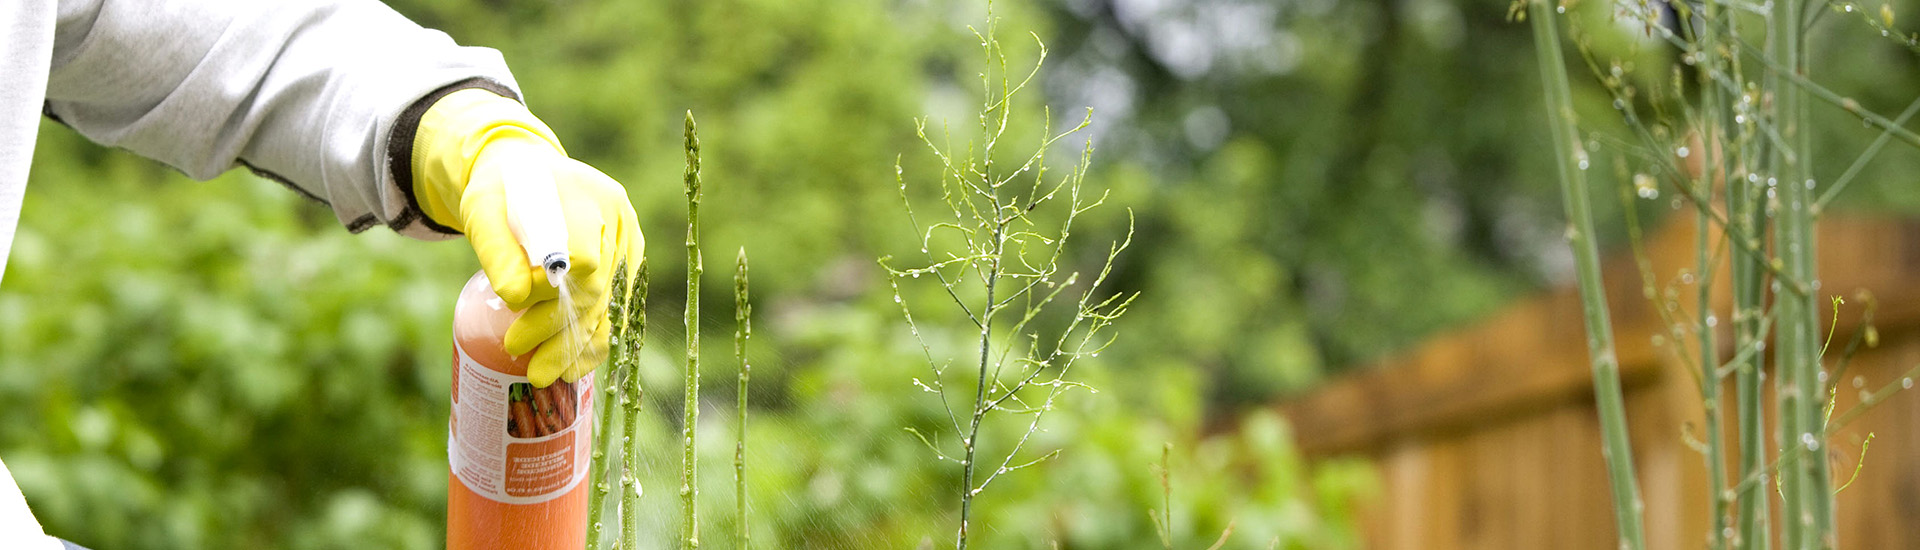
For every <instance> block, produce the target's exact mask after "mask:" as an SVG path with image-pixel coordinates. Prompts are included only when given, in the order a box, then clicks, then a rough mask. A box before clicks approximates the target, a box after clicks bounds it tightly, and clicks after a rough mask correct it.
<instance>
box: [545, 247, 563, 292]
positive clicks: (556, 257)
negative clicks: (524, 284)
mask: <svg viewBox="0 0 1920 550" xmlns="http://www.w3.org/2000/svg"><path fill="white" fill-rule="evenodd" d="M540 265H541V266H542V267H543V268H544V269H546V271H547V283H548V284H551V285H553V287H554V288H560V283H561V282H562V281H564V280H566V277H567V268H568V267H569V266H570V264H569V263H568V262H567V253H565V252H554V253H551V254H547V257H546V258H545V259H543V260H541V261H540Z"/></svg>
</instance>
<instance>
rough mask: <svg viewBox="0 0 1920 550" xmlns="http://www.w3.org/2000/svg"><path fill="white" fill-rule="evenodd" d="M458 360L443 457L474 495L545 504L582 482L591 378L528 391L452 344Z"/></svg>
mask: <svg viewBox="0 0 1920 550" xmlns="http://www.w3.org/2000/svg"><path fill="white" fill-rule="evenodd" d="M454 357H455V359H456V361H457V363H458V365H457V366H456V367H455V369H456V373H455V376H454V384H453V415H452V419H451V422H450V424H449V437H448V438H447V459H448V462H449V463H451V465H452V466H453V473H454V476H455V477H457V478H459V479H460V482H461V483H462V484H464V485H466V486H467V488H469V489H472V490H473V491H474V492H475V493H478V494H480V495H481V496H485V497H487V498H489V499H492V500H495V501H498V502H504V503H508V504H533V503H539V502H545V501H548V500H552V499H554V498H555V497H558V496H560V495H562V494H565V493H566V492H567V491H568V490H570V489H572V488H573V487H574V486H575V485H578V484H579V483H581V482H582V481H583V480H585V479H586V477H587V464H588V462H589V457H588V456H587V450H588V449H587V447H588V446H587V445H585V444H584V442H585V441H589V440H591V439H592V432H591V430H592V427H591V426H590V424H591V422H590V421H589V420H588V419H587V418H585V416H587V415H583V414H581V412H582V411H591V410H593V404H592V402H591V399H592V398H593V376H592V375H591V374H590V375H588V376H586V377H583V378H581V379H580V380H579V381H577V382H571V383H569V382H567V381H564V380H559V381H555V382H554V383H553V384H552V385H550V386H547V387H545V388H534V387H533V385H532V384H529V383H527V378H526V377H525V376H513V375H508V374H502V373H500V372H497V371H494V370H493V369H489V368H487V367H484V366H481V365H480V364H479V363H476V362H474V360H473V359H472V358H471V357H468V356H467V354H466V352H465V351H463V350H461V349H460V347H459V346H458V345H455V346H454Z"/></svg>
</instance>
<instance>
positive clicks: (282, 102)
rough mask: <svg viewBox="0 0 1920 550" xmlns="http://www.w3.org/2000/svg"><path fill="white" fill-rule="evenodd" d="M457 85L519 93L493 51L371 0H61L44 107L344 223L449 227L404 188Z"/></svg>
mask: <svg viewBox="0 0 1920 550" xmlns="http://www.w3.org/2000/svg"><path fill="white" fill-rule="evenodd" d="M462 88H485V89H489V90H492V91H494V92H496V93H500V94H501V95H505V96H507V97H511V98H515V99H518V98H519V94H518V88H517V86H516V85H515V83H514V81H513V77H512V75H511V74H509V73H508V72H507V67H506V63H505V61H504V60H503V59H502V58H501V56H500V53H499V52H497V51H494V50H491V49H486V48H471V47H461V46H459V45H457V44H455V43H454V42H453V40H452V39H451V38H449V37H448V36H447V35H446V34H444V33H441V32H439V31H434V30H429V29H425V28H421V27H420V26H419V25H416V24H414V23H413V22H412V21H408V20H407V19H406V18H405V17H403V16H401V15H400V14H398V13H395V12H394V11H393V10H392V9H389V8H388V7H387V6H385V5H384V4H381V3H379V2H376V1H374V0H281V1H260V0H61V2H60V14H59V23H58V25H57V27H56V30H55V40H54V50H53V65H52V72H51V75H50V77H49V80H48V84H47V105H46V110H47V115H48V116H50V117H53V118H54V119H56V120H59V121H60V122H62V123H65V124H67V125H68V126H71V127H72V128H73V129H75V130H77V131H78V132H80V134H82V135H84V136H86V137H87V138H88V139H92V140H94V141H96V142H99V143H101V144H104V145H110V146H116V147H122V148H125V149H128V150H131V151H133V152H135V153H138V154H140V155H143V156H147V157H151V158H154V159H157V160H159V161H161V162H165V163H167V164H168V165H171V166H173V167H175V168H177V169H179V170H180V171H181V172H184V173H186V174H187V175H188V176H191V177H193V178H197V179H208V178H212V177H214V176H217V175H219V174H221V173H222V172H225V171H227V170H229V169H231V168H233V167H235V166H245V167H247V168H249V169H251V170H253V171H254V172H255V173H257V174H260V175H261V176H263V177H266V178H269V179H273V180H275V181H279V182H281V183H283V184H286V185H287V186H288V187H291V188H293V189H294V190H295V191H296V192H299V193H300V194H302V195H305V196H307V197H309V198H312V199H315V200H318V201H320V202H322V203H324V204H326V205H328V206H329V207H331V208H333V211H334V214H335V216H337V217H338V218H339V219H340V222H341V223H342V224H344V225H346V227H347V229H348V230H350V231H354V232H359V231H362V230H365V229H366V228H368V227H371V226H373V225H374V224H385V225H387V226H389V227H392V228H393V229H394V230H395V231H398V232H400V233H401V234H403V235H407V236H411V237H416V238H424V239H435V238H446V237H448V236H451V235H454V234H456V233H455V232H454V231H453V230H451V229H448V228H445V227H441V226H440V225H439V224H435V223H432V222H431V221H430V220H427V219H425V216H424V215H422V214H421V211H420V208H419V206H418V205H417V204H416V203H415V202H414V198H413V193H412V173H411V170H410V166H411V164H410V162H411V161H410V159H411V157H412V148H413V134H414V127H415V126H416V125H417V123H418V122H419V117H420V114H421V113H422V112H424V111H425V110H426V107H427V106H429V105H431V104H432V102H433V101H434V100H437V99H438V98H439V97H440V96H442V95H445V94H447V93H451V92H452V91H454V90H458V89H462Z"/></svg>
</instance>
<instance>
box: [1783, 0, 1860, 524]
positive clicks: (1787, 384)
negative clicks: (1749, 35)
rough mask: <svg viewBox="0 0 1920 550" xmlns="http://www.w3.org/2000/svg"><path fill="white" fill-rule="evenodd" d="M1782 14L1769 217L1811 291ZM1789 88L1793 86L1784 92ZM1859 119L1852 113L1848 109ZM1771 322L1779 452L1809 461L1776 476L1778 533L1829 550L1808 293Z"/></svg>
mask: <svg viewBox="0 0 1920 550" xmlns="http://www.w3.org/2000/svg"><path fill="white" fill-rule="evenodd" d="M1775 6H1776V7H1778V8H1779V9H1781V10H1783V11H1780V12H1776V13H1774V14H1773V16H1772V17H1771V19H1770V22H1771V24H1772V33H1771V36H1769V39H1770V41H1771V44H1770V46H1771V48H1770V50H1769V53H1770V54H1771V56H1770V57H1771V58H1770V65H1772V66H1773V67H1774V70H1773V71H1771V72H1770V73H1769V74H1770V75H1771V77H1772V78H1770V79H1769V81H1770V82H1771V83H1772V84H1773V85H1774V104H1773V106H1774V108H1775V109H1776V110H1775V112H1774V117H1775V118H1774V119H1775V121H1776V122H1775V125H1776V126H1778V127H1780V128H1782V136H1783V137H1784V138H1785V140H1786V142H1787V143H1789V144H1791V146H1792V147H1793V148H1794V151H1793V152H1794V155H1793V156H1792V158H1786V157H1784V156H1783V155H1781V154H1779V153H1780V152H1779V151H1776V155H1775V160H1776V161H1777V162H1776V163H1775V165H1774V167H1775V172H1776V173H1777V174H1778V175H1777V178H1778V181H1779V185H1778V186H1777V190H1778V191H1777V192H1778V196H1779V200H1780V204H1779V207H1778V208H1779V211H1777V212H1776V213H1775V214H1774V219H1775V223H1776V224H1777V228H1776V229H1775V230H1774V249H1775V250H1776V254H1778V255H1779V261H1780V263H1781V265H1782V266H1783V267H1784V270H1785V271H1786V273H1787V275H1788V276H1790V277H1793V278H1794V279H1797V280H1800V281H1806V282H1808V283H1809V284H1811V283H1812V282H1813V281H1815V278H1814V260H1815V258H1816V252H1815V250H1814V244H1815V243H1814V241H1813V218H1814V215H1813V202H1812V190H1810V189H1808V186H1809V185H1811V184H1812V183H1813V181H1812V179H1811V178H1810V172H1809V165H1810V163H1811V155H1812V153H1813V151H1812V147H1811V145H1812V140H1811V131H1810V128H1809V127H1808V126H1807V121H1808V118H1807V104H1806V95H1807V93H1808V92H1809V91H1811V90H1812V89H1813V87H1812V86H1808V85H1806V79H1805V75H1804V74H1802V73H1804V72H1805V69H1806V67H1807V63H1806V58H1805V51H1804V46H1805V44H1803V40H1804V39H1803V37H1802V35H1801V33H1800V26H1799V25H1798V18H1797V17H1795V16H1794V14H1798V13H1800V7H1801V2H1800V1H1799V0H1784V1H1783V2H1782V3H1778V4H1775ZM1789 84H1794V85H1793V86H1789ZM1852 110H1854V111H1856V112H1857V111H1858V109H1852ZM1776 303H1777V305H1776V306H1775V314H1776V315H1778V316H1779V320H1778V321H1777V324H1778V325H1779V326H1780V329H1779V330H1778V332H1777V336H1776V341H1777V343H1778V346H1777V347H1776V348H1775V351H1774V353H1775V355H1774V364H1775V365H1776V369H1777V370H1778V372H1779V374H1780V375H1779V376H1777V377H1775V382H1774V383H1775V386H1774V391H1775V393H1776V395H1777V396H1778V399H1779V401H1780V407H1779V410H1780V419H1781V420H1780V431H1779V437H1778V441H1777V445H1778V446H1779V448H1780V449H1781V450H1782V452H1784V451H1785V450H1786V449H1789V448H1796V447H1804V448H1805V450H1806V451H1807V455H1808V457H1807V459H1806V460H1799V461H1795V462H1794V463H1793V464H1792V465H1790V466H1789V467H1787V468H1786V469H1785V471H1783V472H1781V474H1780V480H1781V496H1782V499H1781V500H1782V503H1783V504H1782V508H1781V511H1782V514H1781V518H1782V520H1783V521H1785V523H1784V524H1783V525H1782V532H1783V533H1784V535H1785V541H1786V542H1785V543H1786V545H1787V546H1788V547H1790V548H1822V547H1831V546H1832V545H1833V543H1834V541H1833V538H1832V525H1833V516H1832V514H1833V494H1832V493H1833V492H1832V490H1831V489H1830V488H1829V486H1830V485H1831V483H1830V481H1829V480H1828V473H1827V469H1828V468H1827V459H1826V454H1825V452H1823V451H1820V446H1821V444H1822V443H1824V441H1825V432H1826V430H1825V429H1824V428H1823V424H1824V423H1825V421H1826V419H1825V417H1824V415H1823V411H1822V406H1821V405H1822V404H1823V403H1824V401H1825V399H1823V397H1824V396H1825V391H1824V389H1825V388H1824V387H1822V386H1823V384H1822V382H1821V381H1820V380H1819V373H1820V345H1819V342H1820V335H1819V332H1820V321H1819V318H1818V311H1819V310H1818V308H1817V305H1816V304H1815V302H1814V296H1813V294H1812V293H1809V294H1807V295H1802V296H1779V297H1778V298H1777V302H1776Z"/></svg>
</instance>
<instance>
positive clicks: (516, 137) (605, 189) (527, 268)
mask: <svg viewBox="0 0 1920 550" xmlns="http://www.w3.org/2000/svg"><path fill="white" fill-rule="evenodd" d="M530 168H531V169H530ZM530 171H532V172H536V173H538V172H541V171H544V172H548V173H551V174H552V176H553V183H554V188H555V189H556V190H557V191H558V192H559V195H560V197H559V198H560V206H561V211H562V212H563V215H564V216H565V218H566V226H567V240H568V242H567V254H568V256H569V258H568V259H569V261H570V263H571V267H570V268H569V269H568V271H567V276H566V280H565V283H564V284H565V285H566V286H569V287H571V288H569V289H568V294H569V295H570V296H569V298H570V301H571V303H570V304H564V305H563V304H561V303H560V300H558V299H556V298H557V297H558V295H559V289H556V288H555V287H554V286H553V285H552V284H550V283H548V281H547V277H546V273H545V272H544V271H543V270H541V268H540V267H539V266H536V265H531V263H530V262H529V261H528V260H527V254H526V251H525V250H524V249H522V248H521V246H520V243H519V241H518V240H516V239H515V238H514V232H513V230H512V229H511V228H510V227H509V226H508V222H507V208H508V206H507V199H506V196H507V194H506V191H505V190H506V188H507V186H510V185H515V184H516V182H515V181H512V180H511V179H509V178H508V177H506V176H507V175H508V174H514V173H521V174H524V173H528V172H530ZM413 176H414V177H413V181H414V187H413V192H414V197H415V199H417V200H418V201H419V204H420V207H421V209H422V210H424V211H425V212H426V215H427V217H429V218H431V219H433V221H435V222H438V223H440V224H441V225H445V226H447V227H451V228H454V229H457V230H459V231H460V232H461V233H465V234H466V236H467V240H468V241H469V242H470V243H472V244H473V251H474V254H476V255H478V256H479V257H480V266H481V269H482V270H484V271H486V273H487V279H488V280H490V281H491V282H492V283H493V291H494V293H495V294H498V295H500V299H502V300H505V301H506V303H507V306H508V307H509V308H512V309H513V310H515V311H521V310H524V311H525V313H524V314H523V315H521V317H520V319H519V320H516V321H514V322H513V324H512V325H511V326H509V327H508V328H507V335H506V348H507V353H509V354H512V355H514V356H516V357H518V356H521V355H524V354H526V353H527V352H529V351H532V352H533V359H532V361H531V363H530V364H529V366H528V368H527V378H528V379H529V382H531V383H532V384H533V386H534V387H536V388H538V387H545V386H547V385H548V384H552V383H553V381H554V380H555V379H557V378H565V379H566V380H567V381H569V382H572V381H575V380H579V379H580V377H582V376H585V375H586V374H587V373H588V372H591V371H592V370H593V368H594V367H595V366H598V365H599V364H600V363H601V362H602V361H604V360H605V359H606V357H607V334H608V329H609V325H608V323H607V322H606V318H607V301H608V294H609V287H610V286H611V283H612V281H613V272H614V270H615V266H616V265H619V262H620V260H622V259H625V260H626V261H627V263H628V268H629V274H631V273H632V272H633V271H637V270H638V268H639V265H640V263H641V261H642V256H641V250H642V249H643V248H644V245H645V242H646V240H645V237H644V236H642V235H641V234H640V224H639V221H638V218H637V217H636V216H635V215H634V212H633V204H632V203H630V202H628V200H627V193H626V189H625V188H623V187H621V186H620V184H619V183H617V182H615V181H613V179H612V178H609V177H607V175H606V174H602V173H600V171H599V170H595V169H594V168H593V167H592V166H587V165H586V164H585V163H582V162H580V161H576V160H573V159H571V158H567V156H566V151H565V150H564V149H561V147H560V140H559V139H558V138H555V137H554V135H553V131H552V130H550V129H548V128H547V126H546V124H543V123H541V122H540V119H537V118H534V116H533V114H532V113H530V112H528V111H527V109H526V107H524V106H522V105H520V103H519V102H517V101H514V100H511V99H507V98H505V97H501V96H499V95H496V94H494V93H493V92H489V91H486V90H480V89H467V90H460V91H457V92H454V93H451V94H447V96H446V97H443V98H441V99H440V100H439V101H437V102H435V103H434V104H433V106H432V107H430V108H428V109H427V111H426V113H425V114H424V115H422V116H421V117H420V126H419V129H418V130H417V131H416V132H415V137H414V145H413Z"/></svg>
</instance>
